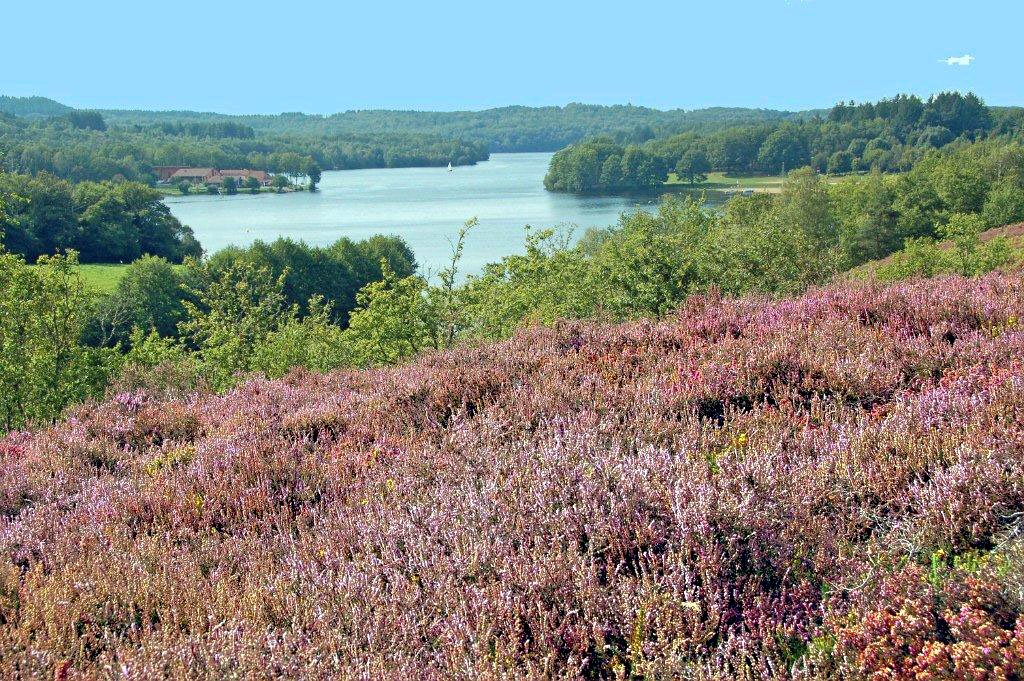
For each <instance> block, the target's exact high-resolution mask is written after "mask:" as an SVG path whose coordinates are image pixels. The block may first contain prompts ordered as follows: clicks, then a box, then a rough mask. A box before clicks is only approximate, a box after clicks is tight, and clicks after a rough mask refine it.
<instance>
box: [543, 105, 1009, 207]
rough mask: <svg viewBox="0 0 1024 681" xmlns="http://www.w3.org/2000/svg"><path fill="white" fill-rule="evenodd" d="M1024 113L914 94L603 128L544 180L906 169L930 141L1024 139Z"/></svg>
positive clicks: (632, 183)
mask: <svg viewBox="0 0 1024 681" xmlns="http://www.w3.org/2000/svg"><path fill="white" fill-rule="evenodd" d="M1022 132H1024V113H1022V112H1021V111H1019V110H1002V109H998V110H997V109H991V108H989V107H987V106H985V105H984V103H982V102H981V100H980V99H978V98H977V97H976V96H974V95H973V94H967V95H961V94H959V93H953V92H946V93H941V94H938V95H935V96H933V97H931V98H929V99H928V100H927V101H922V100H921V99H919V98H917V97H915V96H912V95H899V96H897V97H894V98H893V99H887V100H882V101H880V102H877V103H873V104H872V103H866V104H853V103H852V102H851V103H850V104H838V105H836V106H835V107H833V108H832V110H831V111H829V112H828V114H827V116H825V117H824V118H820V117H813V118H810V117H806V118H804V119H798V120H789V119H787V120H781V121H773V122H764V123H760V124H757V125H731V126H728V127H724V128H722V129H719V130H717V131H712V132H707V133H704V134H698V133H695V132H692V131H688V132H684V133H682V134H676V135H670V136H664V137H658V138H656V139H651V140H649V141H640V142H636V141H634V142H632V143H631V142H629V141H624V140H621V139H613V138H611V137H596V138H592V139H588V140H585V141H583V142H581V143H579V144H573V145H571V146H569V147H567V148H565V149H563V150H561V151H559V152H558V153H556V154H555V156H554V157H553V158H552V159H551V167H550V169H549V171H548V174H547V176H546V177H545V179H544V186H545V187H546V188H548V189H549V190H553V191H569V192H587V191H606V190H614V189H644V188H652V187H659V186H661V185H662V184H663V183H664V182H665V181H666V179H667V177H668V174H669V173H670V172H674V173H675V174H676V176H677V177H679V178H684V179H686V180H687V181H690V182H697V181H699V180H700V178H701V176H703V175H706V174H707V173H708V172H709V171H711V170H716V171H722V172H729V173H741V174H749V173H767V174H779V173H782V174H785V172H786V171H787V170H793V169H796V168H800V167H804V166H810V167H812V168H814V169H815V170H817V171H818V172H821V173H825V172H828V173H848V172H852V171H869V170H879V171H882V172H892V171H903V170H907V169H908V168H910V167H912V166H913V165H914V164H916V162H917V161H918V160H919V159H920V158H922V157H923V156H925V155H927V154H928V153H929V152H930V151H931V150H934V149H938V148H942V147H945V146H947V145H949V144H954V143H964V142H970V141H975V140H978V139H983V138H987V137H1003V138H1010V137H1013V138H1019V137H1020V135H1021V133H1022Z"/></svg>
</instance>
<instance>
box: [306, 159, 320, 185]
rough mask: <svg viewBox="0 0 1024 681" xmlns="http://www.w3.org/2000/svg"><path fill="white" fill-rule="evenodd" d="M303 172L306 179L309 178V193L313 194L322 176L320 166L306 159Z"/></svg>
mask: <svg viewBox="0 0 1024 681" xmlns="http://www.w3.org/2000/svg"><path fill="white" fill-rule="evenodd" d="M303 172H305V174H306V177H308V178H309V191H311V192H315V191H316V186H317V185H318V184H320V178H321V176H322V171H321V168H320V164H318V163H317V162H316V161H315V160H313V159H312V158H308V159H306V163H305V167H304V169H303Z"/></svg>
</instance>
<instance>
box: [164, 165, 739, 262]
mask: <svg viewBox="0 0 1024 681" xmlns="http://www.w3.org/2000/svg"><path fill="white" fill-rule="evenodd" d="M550 158H551V154H549V153H536V154H492V155H491V159H490V160H489V161H485V162H483V163H479V164H477V165H475V166H462V167H457V168H455V170H454V171H453V172H448V171H447V170H446V169H445V168H385V169H372V170H336V171H328V172H325V173H324V174H323V179H322V181H321V183H320V190H319V191H317V192H315V193H309V192H294V193H289V194H256V195H250V194H238V195H235V196H209V195H190V196H172V197H167V198H166V199H165V201H166V203H167V205H168V206H169V207H170V209H171V212H172V213H173V214H174V215H175V216H176V217H177V218H178V219H179V220H181V221H182V222H183V223H185V224H187V225H190V226H191V227H192V229H193V230H194V231H195V234H196V237H197V238H198V239H199V241H200V242H201V243H202V244H203V247H204V248H205V249H206V250H207V252H210V253H212V252H213V251H216V250H218V249H220V248H223V247H224V246H227V245H230V244H235V245H246V244H248V243H250V242H252V241H255V240H256V239H262V240H265V241H270V240H273V239H276V238H277V237H279V236H286V237H291V238H293V239H296V240H300V239H301V240H303V241H305V242H306V243H309V244H313V245H327V244H330V243H332V242H334V241H335V240H337V239H339V238H340V237H343V236H347V237H349V238H351V239H354V240H359V239H364V238H366V237H369V236H372V235H374V234H394V235H397V236H400V237H402V238H403V239H405V240H406V242H407V243H408V244H409V246H410V247H411V248H412V249H413V251H414V252H415V254H416V259H417V261H418V262H419V264H420V269H421V271H422V272H437V271H438V270H439V269H440V268H442V267H443V266H444V265H445V261H446V260H448V259H449V257H450V254H451V246H450V244H449V240H450V239H452V238H453V237H454V236H455V235H456V233H457V232H458V230H459V228H460V227H461V226H462V224H463V223H464V222H465V221H466V220H468V219H469V218H472V217H476V218H478V219H479V221H480V224H479V226H478V227H476V228H475V229H474V230H472V231H471V232H470V234H469V236H468V237H467V240H466V245H465V251H464V256H463V260H462V264H461V268H462V270H463V272H478V271H480V270H481V269H482V268H483V266H484V265H485V264H487V263H489V262H494V261H496V260H499V259H501V257H502V256H505V255H510V254H513V253H519V252H522V251H523V237H524V231H523V228H524V226H525V225H531V226H532V227H535V228H546V227H567V228H568V227H571V228H573V234H574V235H575V236H580V235H582V234H583V232H584V231H585V230H586V228H588V227H606V226H608V225H612V224H615V223H616V222H617V221H618V219H619V215H620V214H621V213H622V212H623V211H632V210H636V209H638V208H639V209H643V210H654V209H655V208H656V207H657V202H658V197H657V195H652V196H575V195H571V194H558V193H553V192H548V191H545V190H544V186H543V183H542V182H543V179H544V173H545V172H547V168H548V161H549V160H550ZM721 198H722V197H721V196H720V195H718V196H713V195H711V194H709V203H715V202H720V201H721Z"/></svg>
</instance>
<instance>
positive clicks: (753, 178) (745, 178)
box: [665, 172, 785, 192]
mask: <svg viewBox="0 0 1024 681" xmlns="http://www.w3.org/2000/svg"><path fill="white" fill-rule="evenodd" d="M784 180H785V178H784V177H783V176H782V175H732V174H730V173H723V172H713V173H708V179H707V180H705V181H704V182H700V183H698V184H695V185H693V186H694V188H695V189H736V187H737V185H738V186H739V188H740V189H753V190H754V191H761V192H778V191H782V183H783V181H784ZM665 184H668V185H684V186H689V184H690V183H689V182H687V181H686V180H681V179H679V177H678V176H677V175H676V174H675V173H669V176H668V181H667V182H665Z"/></svg>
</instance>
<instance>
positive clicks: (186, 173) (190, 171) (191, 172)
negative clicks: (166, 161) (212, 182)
mask: <svg viewBox="0 0 1024 681" xmlns="http://www.w3.org/2000/svg"><path fill="white" fill-rule="evenodd" d="M214 172H215V171H214V169H213V168H182V169H181V170H175V171H174V174H173V175H171V177H172V178H175V177H206V176H207V175H212V174H213V173H214Z"/></svg>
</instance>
